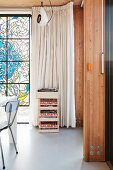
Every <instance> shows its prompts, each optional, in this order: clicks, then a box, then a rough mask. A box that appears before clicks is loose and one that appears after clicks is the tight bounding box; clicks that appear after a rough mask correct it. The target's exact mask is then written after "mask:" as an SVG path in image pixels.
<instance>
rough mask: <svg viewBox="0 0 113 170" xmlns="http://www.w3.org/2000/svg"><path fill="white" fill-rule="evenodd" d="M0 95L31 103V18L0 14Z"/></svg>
mask: <svg viewBox="0 0 113 170" xmlns="http://www.w3.org/2000/svg"><path fill="white" fill-rule="evenodd" d="M0 94H1V95H3V96H4V95H7V96H13V95H16V96H18V98H19V100H20V105H21V106H28V105H29V102H30V97H29V94H30V16H28V15H13V16H12V15H7V16H6V15H0Z"/></svg>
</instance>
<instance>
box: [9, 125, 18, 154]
mask: <svg viewBox="0 0 113 170" xmlns="http://www.w3.org/2000/svg"><path fill="white" fill-rule="evenodd" d="M9 129H10V132H11V136H12V139H13V143H14V147H15V150H16V154H18V151H17V147H16V143H15V139H14V136H13V132H12V129H11V127H9Z"/></svg>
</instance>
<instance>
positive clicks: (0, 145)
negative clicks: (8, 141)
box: [0, 135, 5, 169]
mask: <svg viewBox="0 0 113 170" xmlns="http://www.w3.org/2000/svg"><path fill="white" fill-rule="evenodd" d="M0 150H1V156H2V163H3V169H5V163H4V155H3V149H2V142H1V135H0Z"/></svg>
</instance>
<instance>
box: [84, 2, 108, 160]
mask: <svg viewBox="0 0 113 170" xmlns="http://www.w3.org/2000/svg"><path fill="white" fill-rule="evenodd" d="M101 54H102V0H94V1H91V0H86V1H84V107H83V110H84V159H85V160H86V161H104V160H105V80H104V78H105V77H104V75H102V74H101Z"/></svg>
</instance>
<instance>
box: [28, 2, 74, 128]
mask: <svg viewBox="0 0 113 170" xmlns="http://www.w3.org/2000/svg"><path fill="white" fill-rule="evenodd" d="M38 10H39V7H33V9H32V11H33V14H32V55H31V112H32V114H31V121H32V124H33V125H37V124H38V117H37V112H38V108H37V107H38V104H37V99H36V91H37V90H38V89H39V88H58V89H59V98H60V125H61V126H66V127H69V126H71V127H75V97H74V24H73V3H72V2H70V3H69V4H67V5H65V6H61V7H53V17H52V20H51V21H50V22H49V24H48V25H47V26H43V27H40V26H39V25H38V24H37V15H38ZM46 11H47V13H48V15H51V9H50V8H48V7H47V8H46Z"/></svg>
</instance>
